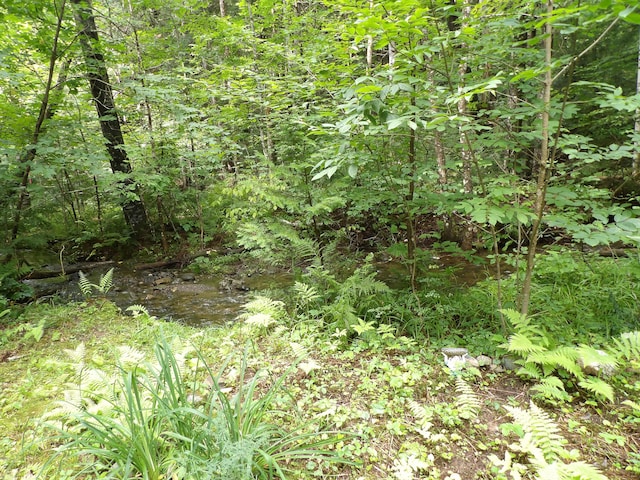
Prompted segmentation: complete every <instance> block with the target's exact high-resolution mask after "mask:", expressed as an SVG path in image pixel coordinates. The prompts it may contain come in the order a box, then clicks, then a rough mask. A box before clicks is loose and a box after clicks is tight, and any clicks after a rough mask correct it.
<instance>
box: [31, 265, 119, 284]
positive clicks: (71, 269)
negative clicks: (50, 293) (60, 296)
mask: <svg viewBox="0 0 640 480" xmlns="http://www.w3.org/2000/svg"><path fill="white" fill-rule="evenodd" d="M113 263H115V261H113V260H109V261H106V262H84V263H74V264H73V265H69V266H67V267H64V269H63V268H62V267H59V266H56V267H51V268H45V269H42V270H34V271H32V272H30V273H27V274H26V275H24V276H23V277H21V278H20V280H38V279H41V278H53V277H61V276H64V275H69V274H71V273H78V272H79V271H80V270H82V271H85V270H92V269H94V268H99V267H104V266H106V265H111V264H113Z"/></svg>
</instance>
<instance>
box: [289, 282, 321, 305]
mask: <svg viewBox="0 0 640 480" xmlns="http://www.w3.org/2000/svg"><path fill="white" fill-rule="evenodd" d="M293 291H294V293H295V295H296V298H297V300H298V302H299V303H301V304H302V305H308V304H310V303H313V302H314V301H316V300H317V299H319V298H321V297H320V294H319V293H318V290H317V289H316V288H315V287H314V286H312V285H307V284H306V283H302V282H295V283H294V285H293Z"/></svg>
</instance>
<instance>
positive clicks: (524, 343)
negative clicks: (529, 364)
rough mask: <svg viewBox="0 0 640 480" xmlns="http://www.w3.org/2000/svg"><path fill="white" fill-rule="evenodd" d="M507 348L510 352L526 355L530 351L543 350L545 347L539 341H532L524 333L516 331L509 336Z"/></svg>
mask: <svg viewBox="0 0 640 480" xmlns="http://www.w3.org/2000/svg"><path fill="white" fill-rule="evenodd" d="M507 350H508V351H509V352H511V353H517V354H519V355H521V356H523V357H526V356H527V355H528V354H529V353H532V352H544V351H545V350H546V348H545V347H543V346H542V345H540V344H539V343H534V342H533V341H532V339H531V338H530V337H528V336H527V335H525V334H524V333H520V332H516V333H514V334H512V335H511V336H510V337H509V342H508V344H507Z"/></svg>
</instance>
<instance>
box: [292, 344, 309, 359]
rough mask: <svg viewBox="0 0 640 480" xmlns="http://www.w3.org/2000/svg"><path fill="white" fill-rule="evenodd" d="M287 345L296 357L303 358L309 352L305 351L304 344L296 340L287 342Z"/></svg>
mask: <svg viewBox="0 0 640 480" xmlns="http://www.w3.org/2000/svg"><path fill="white" fill-rule="evenodd" d="M289 346H290V347H291V350H292V351H293V354H294V355H295V356H296V358H304V357H307V356H309V352H307V349H306V348H304V345H302V344H300V343H297V342H289Z"/></svg>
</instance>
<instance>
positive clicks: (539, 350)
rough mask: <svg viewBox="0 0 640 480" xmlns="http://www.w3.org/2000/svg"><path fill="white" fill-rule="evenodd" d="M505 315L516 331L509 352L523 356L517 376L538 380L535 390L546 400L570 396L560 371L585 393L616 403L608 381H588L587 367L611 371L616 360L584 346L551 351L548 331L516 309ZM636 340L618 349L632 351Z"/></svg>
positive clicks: (633, 338)
mask: <svg viewBox="0 0 640 480" xmlns="http://www.w3.org/2000/svg"><path fill="white" fill-rule="evenodd" d="M502 313H503V314H505V316H506V317H507V318H508V319H509V320H510V321H511V322H512V324H513V326H514V329H515V332H514V333H513V334H512V335H511V336H510V337H509V341H508V343H507V345H506V348H507V350H508V351H509V352H511V353H514V354H516V355H518V356H519V357H520V360H519V361H518V363H520V365H522V366H521V368H520V369H519V370H518V372H517V373H518V375H520V376H524V377H527V378H530V379H534V380H538V381H539V383H538V384H537V385H535V386H534V387H532V391H533V392H535V393H536V394H537V395H538V396H539V397H541V398H543V399H545V400H554V401H557V400H559V401H569V400H571V396H570V395H569V394H568V393H567V391H566V389H565V385H564V383H563V381H562V380H561V379H560V378H559V376H558V372H566V373H568V374H569V375H570V376H571V377H573V378H574V379H575V380H576V382H575V383H576V384H578V385H579V386H580V387H581V388H583V389H584V390H587V391H588V392H590V393H592V394H594V395H595V396H596V397H598V398H599V399H607V400H610V401H611V400H613V388H612V387H611V386H610V385H609V384H607V383H606V382H604V381H602V380H600V381H597V380H596V379H593V378H585V377H586V374H585V371H586V372H589V370H588V369H587V367H588V366H592V365H597V366H598V368H599V369H600V371H602V372H610V371H612V370H613V368H615V366H616V359H615V358H614V357H613V356H611V355H608V354H606V353H605V352H603V351H601V350H596V349H594V348H593V347H589V346H586V345H581V346H579V347H576V346H574V345H570V346H558V347H555V348H551V349H550V348H549V346H550V344H551V341H550V340H549V338H548V336H547V335H546V334H545V332H544V331H543V330H542V329H540V328H538V327H536V326H535V325H532V324H531V323H530V321H529V319H528V318H526V317H524V316H522V315H521V314H520V313H519V312H517V311H515V310H510V309H505V310H502ZM634 340H635V337H634V336H633V335H629V336H628V337H625V341H627V343H626V344H624V345H622V342H619V343H620V344H621V345H619V348H618V349H619V350H623V351H626V352H629V350H630V348H629V347H630V345H631V344H633V342H634ZM589 373H592V372H589Z"/></svg>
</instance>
